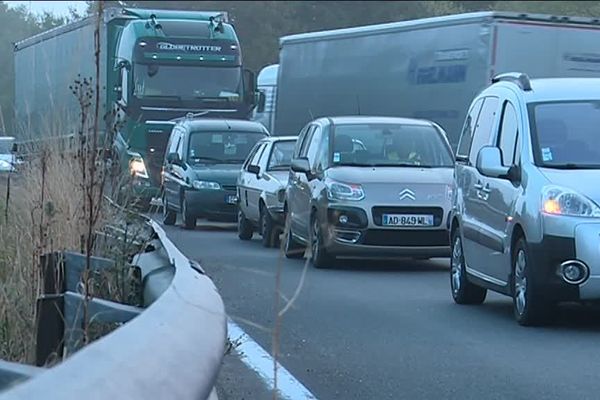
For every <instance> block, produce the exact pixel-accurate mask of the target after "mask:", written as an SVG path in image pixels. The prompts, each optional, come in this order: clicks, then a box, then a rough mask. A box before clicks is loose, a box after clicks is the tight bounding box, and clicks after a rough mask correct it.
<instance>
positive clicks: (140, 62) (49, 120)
mask: <svg viewBox="0 0 600 400" xmlns="http://www.w3.org/2000/svg"><path fill="white" fill-rule="evenodd" d="M97 18H98V17H97V16H95V15H94V16H90V17H88V18H85V19H83V20H80V21H77V22H73V23H70V24H68V25H64V26H61V27H58V28H55V29H52V30H49V31H46V32H43V33H41V34H38V35H35V36H33V37H30V38H28V39H25V40H22V41H20V42H18V43H16V44H15V47H14V56H15V79H16V81H15V116H16V118H15V119H16V121H17V123H18V124H19V127H18V128H19V129H18V131H20V132H26V135H29V136H30V137H44V136H45V135H48V134H50V132H52V133H53V134H56V131H57V130H58V131H60V132H59V133H61V134H65V135H66V134H70V133H73V131H74V130H75V129H76V126H77V121H78V120H79V113H80V107H79V105H78V100H77V98H76V97H75V96H74V95H73V93H72V92H71V90H70V89H69V87H70V86H71V85H73V84H74V82H75V81H76V80H78V79H79V80H80V81H81V79H83V78H87V77H92V78H94V79H95V76H96V73H95V71H96V69H95V68H96V63H95V54H94V52H95V47H94V33H95V31H96V26H97V25H99V33H100V63H99V64H100V79H99V84H100V87H101V93H100V98H101V111H100V115H101V116H103V115H116V116H120V117H119V118H121V121H117V122H120V123H119V129H118V132H117V134H116V135H114V141H113V143H111V150H112V151H111V152H110V153H111V154H112V157H113V161H115V162H116V163H117V165H120V166H121V169H122V171H123V172H126V173H128V174H130V176H132V177H133V183H134V188H135V190H134V192H135V195H136V198H137V199H138V200H139V201H140V202H141V203H142V204H149V202H150V200H151V199H152V197H158V195H159V191H160V185H161V168H162V161H163V157H164V151H165V146H166V143H167V141H168V138H169V135H170V132H171V130H172V127H173V125H174V123H175V121H176V120H177V119H178V118H184V117H186V116H187V117H189V116H190V115H191V116H193V117H195V118H201V117H210V118H232V119H249V118H250V116H251V114H252V110H253V108H254V106H255V104H256V103H257V102H258V101H259V100H260V99H261V97H260V96H259V95H258V92H257V91H256V78H255V75H254V73H253V72H252V71H250V70H248V69H245V68H243V64H242V52H241V48H240V42H239V40H238V37H237V34H236V31H235V29H234V27H233V26H232V25H231V24H230V23H229V22H228V18H227V14H226V13H224V12H199V11H172V10H149V9H134V8H117V7H113V8H107V9H105V10H104V12H103V14H102V15H101V17H100V18H101V20H100V21H98V20H97ZM94 84H95V82H94ZM57 124H58V125H57ZM103 127H104V125H103V124H101V128H103ZM103 133H106V131H104V132H103ZM112 136H113V135H111V137H112Z"/></svg>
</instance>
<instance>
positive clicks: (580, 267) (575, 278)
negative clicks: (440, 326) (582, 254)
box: [560, 260, 590, 285]
mask: <svg viewBox="0 0 600 400" xmlns="http://www.w3.org/2000/svg"><path fill="white" fill-rule="evenodd" d="M560 273H561V275H562V278H563V280H564V281H565V282H567V283H570V284H572V285H578V284H580V283H583V282H585V281H586V280H587V278H588V276H589V273H590V271H589V268H588V267H587V265H585V264H584V263H582V262H581V261H577V260H569V261H565V262H564V263H562V264H560Z"/></svg>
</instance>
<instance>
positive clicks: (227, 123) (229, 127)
mask: <svg viewBox="0 0 600 400" xmlns="http://www.w3.org/2000/svg"><path fill="white" fill-rule="evenodd" d="M223 121H225V125H227V129H229V130H231V125H229V122H227V120H226V119H225V118H223Z"/></svg>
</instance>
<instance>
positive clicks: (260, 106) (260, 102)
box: [256, 90, 267, 113]
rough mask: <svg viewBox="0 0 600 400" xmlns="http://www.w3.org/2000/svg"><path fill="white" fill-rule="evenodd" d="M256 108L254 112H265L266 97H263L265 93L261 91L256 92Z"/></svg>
mask: <svg viewBox="0 0 600 400" xmlns="http://www.w3.org/2000/svg"><path fill="white" fill-rule="evenodd" d="M257 97H258V99H257V102H256V103H257V106H256V112H259V113H262V112H265V103H266V101H267V96H266V95H265V92H264V91H262V90H259V91H258V92H257Z"/></svg>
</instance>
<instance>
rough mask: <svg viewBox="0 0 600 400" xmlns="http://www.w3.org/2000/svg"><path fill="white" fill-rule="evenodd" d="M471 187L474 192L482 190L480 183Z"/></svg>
mask: <svg viewBox="0 0 600 400" xmlns="http://www.w3.org/2000/svg"><path fill="white" fill-rule="evenodd" d="M473 187H474V188H475V189H476V190H481V189H483V185H482V184H481V183H476V184H474V185H473Z"/></svg>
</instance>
